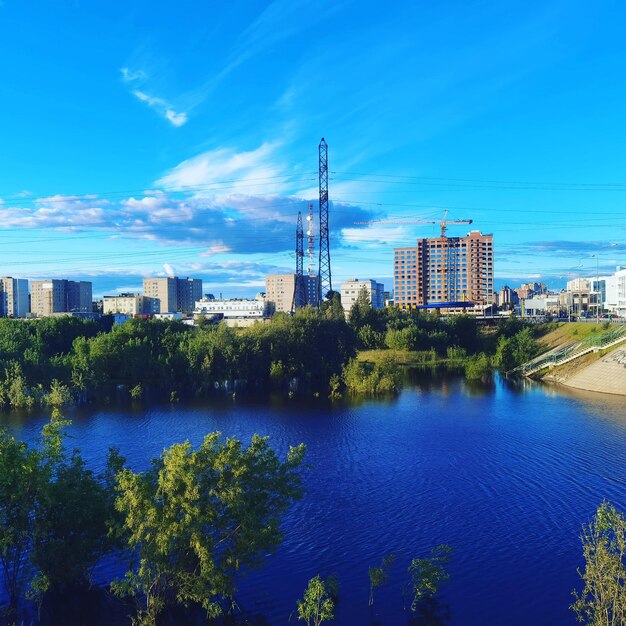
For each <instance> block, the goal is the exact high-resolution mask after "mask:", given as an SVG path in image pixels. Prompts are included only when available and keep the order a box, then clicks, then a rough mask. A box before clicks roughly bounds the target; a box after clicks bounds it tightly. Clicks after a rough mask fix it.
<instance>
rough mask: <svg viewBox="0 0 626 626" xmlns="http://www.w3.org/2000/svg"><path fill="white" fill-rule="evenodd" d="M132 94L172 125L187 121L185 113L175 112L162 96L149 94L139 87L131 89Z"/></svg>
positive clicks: (181, 124)
mask: <svg viewBox="0 0 626 626" xmlns="http://www.w3.org/2000/svg"><path fill="white" fill-rule="evenodd" d="M133 96H135V97H136V98H138V99H139V100H141V101H142V102H145V103H146V104H147V105H148V106H149V107H150V108H152V109H154V110H155V111H156V112H157V113H158V114H159V115H161V116H162V117H164V118H165V119H166V120H167V121H168V122H170V123H171V124H172V126H176V127H178V126H183V124H186V123H187V114H186V113H183V112H181V113H177V112H176V111H175V110H174V109H173V108H172V106H171V105H170V104H168V103H167V102H166V101H165V100H163V98H156V97H154V96H149V95H148V94H147V93H144V92H143V91H140V90H139V89H135V90H134V91H133Z"/></svg>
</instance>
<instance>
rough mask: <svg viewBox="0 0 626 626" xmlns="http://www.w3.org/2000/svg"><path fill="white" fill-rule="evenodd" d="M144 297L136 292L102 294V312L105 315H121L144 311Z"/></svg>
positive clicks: (136, 313)
mask: <svg viewBox="0 0 626 626" xmlns="http://www.w3.org/2000/svg"><path fill="white" fill-rule="evenodd" d="M143 300H144V297H143V296H141V295H139V294H138V293H120V294H118V295H115V296H103V298H102V312H103V313H104V314H105V315H111V314H115V313H121V314H122V315H138V314H141V313H145V311H144V303H143Z"/></svg>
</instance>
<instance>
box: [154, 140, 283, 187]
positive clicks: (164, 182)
mask: <svg viewBox="0 0 626 626" xmlns="http://www.w3.org/2000/svg"><path fill="white" fill-rule="evenodd" d="M276 148H277V145H276V144H270V143H264V144H262V145H261V146H259V147H258V148H256V149H254V150H250V151H247V152H236V151H235V150H232V149H228V148H218V149H215V150H208V151H207V152H203V153H202V154H199V155H197V156H195V157H192V158H191V159H187V160H185V161H183V162H182V163H179V164H178V165H177V166H175V167H174V168H172V169H171V170H170V171H169V172H168V173H167V174H165V175H164V176H162V177H161V178H160V179H159V180H158V181H157V183H156V184H157V185H159V186H163V187H168V188H170V189H187V188H189V187H199V186H212V185H213V186H215V185H217V184H220V185H223V186H226V185H228V187H227V189H228V192H227V195H232V194H236V193H242V194H248V195H252V194H255V193H265V194H267V193H268V192H269V193H271V192H279V191H282V190H284V189H285V185H286V183H285V181H286V179H287V178H288V176H287V175H286V174H285V172H286V167H285V166H284V165H283V164H282V163H280V162H279V161H278V160H277V159H276V157H275V152H276Z"/></svg>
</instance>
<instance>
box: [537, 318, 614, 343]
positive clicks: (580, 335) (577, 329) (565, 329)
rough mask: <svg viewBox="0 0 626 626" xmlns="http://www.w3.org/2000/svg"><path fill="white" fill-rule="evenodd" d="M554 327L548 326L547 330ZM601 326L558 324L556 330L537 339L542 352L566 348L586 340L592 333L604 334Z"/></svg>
mask: <svg viewBox="0 0 626 626" xmlns="http://www.w3.org/2000/svg"><path fill="white" fill-rule="evenodd" d="M552 326H554V324H550V325H548V326H547V328H550V327H552ZM604 331H605V329H604V328H603V325H602V324H593V323H587V322H558V323H557V324H556V328H555V329H553V330H551V331H549V332H548V333H546V334H544V335H541V336H539V337H537V341H538V342H539V344H540V345H541V347H542V349H543V350H551V349H552V348H556V347H557V346H566V345H569V344H572V343H576V342H578V341H582V340H583V339H586V338H587V337H589V336H590V335H592V334H593V333H600V332H604Z"/></svg>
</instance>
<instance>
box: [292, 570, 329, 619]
mask: <svg viewBox="0 0 626 626" xmlns="http://www.w3.org/2000/svg"><path fill="white" fill-rule="evenodd" d="M334 612H335V601H334V600H333V598H332V589H331V585H330V584H329V582H328V580H326V581H324V580H323V579H322V578H321V577H320V575H319V574H318V575H317V576H315V578H311V580H309V584H308V586H307V588H306V590H305V591H304V597H303V598H302V600H298V619H299V620H304V621H305V622H306V624H307V626H319V625H320V624H321V623H322V622H325V621H327V620H331V619H333V617H334Z"/></svg>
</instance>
